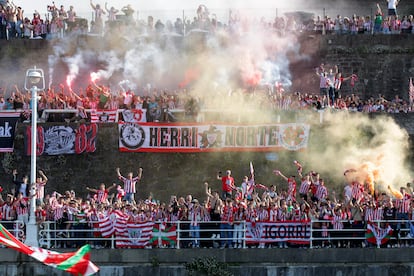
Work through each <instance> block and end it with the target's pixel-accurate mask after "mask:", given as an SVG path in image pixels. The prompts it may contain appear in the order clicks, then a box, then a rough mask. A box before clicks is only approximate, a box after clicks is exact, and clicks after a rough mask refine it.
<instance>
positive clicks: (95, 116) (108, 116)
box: [91, 109, 118, 123]
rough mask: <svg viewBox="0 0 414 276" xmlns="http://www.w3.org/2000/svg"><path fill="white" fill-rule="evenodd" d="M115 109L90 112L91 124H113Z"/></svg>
mask: <svg viewBox="0 0 414 276" xmlns="http://www.w3.org/2000/svg"><path fill="white" fill-rule="evenodd" d="M117 113H118V110H117V109H113V110H100V109H98V110H97V109H92V110H91V123H115V122H116V114H117Z"/></svg>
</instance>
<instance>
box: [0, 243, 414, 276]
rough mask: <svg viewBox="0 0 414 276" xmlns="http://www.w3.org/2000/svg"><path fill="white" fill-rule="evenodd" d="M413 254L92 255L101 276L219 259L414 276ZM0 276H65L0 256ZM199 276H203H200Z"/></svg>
mask: <svg viewBox="0 0 414 276" xmlns="http://www.w3.org/2000/svg"><path fill="white" fill-rule="evenodd" d="M412 252H413V249H411V248H399V249H397V248H391V249H375V248H372V249H369V248H359V249H299V248H296V249H222V250H221V249H184V250H183V249H181V250H176V249H149V250H146V249H142V250H139V249H138V250H120V249H116V250H110V249H105V250H92V253H91V259H92V261H93V262H94V263H95V264H97V265H98V266H99V267H100V269H101V270H100V273H99V274H98V275H101V276H103V275H105V276H118V275H119V276H121V275H122V276H124V275H125V276H127V275H171V276H175V275H187V271H186V269H185V267H184V264H185V263H187V262H191V261H192V260H193V259H194V258H196V257H201V258H203V257H214V258H216V259H217V261H219V262H223V263H226V264H228V266H229V268H228V270H229V271H231V272H232V273H234V275H304V276H307V275H309V276H311V275H367V276H370V275H372V276H374V275H375V276H386V275H399V276H403V275H407V276H408V275H412V274H413V273H414V261H413V259H412ZM0 275H10V276H12V275H33V276H35V275H49V276H52V275H66V274H65V273H63V272H59V271H57V270H55V269H53V268H49V267H46V266H44V265H41V264H40V263H38V262H36V261H33V260H32V259H31V258H30V257H27V256H22V255H21V254H16V253H15V252H14V251H12V250H10V249H1V250H0ZM195 275H198V274H195Z"/></svg>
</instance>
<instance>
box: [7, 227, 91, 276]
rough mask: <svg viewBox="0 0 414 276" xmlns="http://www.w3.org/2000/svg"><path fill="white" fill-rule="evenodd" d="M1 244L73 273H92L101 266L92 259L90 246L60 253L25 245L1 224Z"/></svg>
mask: <svg viewBox="0 0 414 276" xmlns="http://www.w3.org/2000/svg"><path fill="white" fill-rule="evenodd" d="M0 244H2V245H5V246H7V247H9V248H11V249H14V250H16V251H19V252H21V253H23V254H26V255H29V256H30V257H33V258H35V259H36V260H38V261H40V262H42V263H43V264H45V265H47V266H51V267H55V268H57V269H60V270H64V271H67V272H69V273H71V274H73V275H86V276H87V275H92V274H95V273H96V272H98V270H99V268H98V267H97V266H96V265H95V264H94V263H92V262H91V261H90V260H89V259H90V246H89V245H84V246H82V247H81V248H80V249H79V250H78V251H76V252H68V253H59V252H55V251H49V250H45V249H42V248H39V247H34V246H33V247H32V246H28V245H25V244H24V243H22V242H21V241H19V240H18V239H16V237H15V236H13V235H12V234H11V233H10V232H9V231H7V230H6V228H4V227H3V225H1V224H0Z"/></svg>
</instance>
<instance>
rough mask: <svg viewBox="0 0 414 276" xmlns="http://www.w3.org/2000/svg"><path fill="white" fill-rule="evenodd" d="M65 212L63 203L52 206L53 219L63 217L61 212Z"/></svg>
mask: <svg viewBox="0 0 414 276" xmlns="http://www.w3.org/2000/svg"><path fill="white" fill-rule="evenodd" d="M64 212H65V206H64V205H63V204H60V203H57V204H56V205H55V208H54V219H55V221H57V220H60V219H61V218H63V213H64Z"/></svg>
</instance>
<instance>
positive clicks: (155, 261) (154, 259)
mask: <svg viewBox="0 0 414 276" xmlns="http://www.w3.org/2000/svg"><path fill="white" fill-rule="evenodd" d="M151 264H152V266H153V267H159V266H160V260H158V258H157V257H152V258H151Z"/></svg>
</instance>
